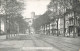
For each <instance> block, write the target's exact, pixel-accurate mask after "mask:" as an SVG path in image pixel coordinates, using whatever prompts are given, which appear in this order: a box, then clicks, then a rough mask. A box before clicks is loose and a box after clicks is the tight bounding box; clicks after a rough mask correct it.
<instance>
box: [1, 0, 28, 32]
mask: <svg viewBox="0 0 80 51" xmlns="http://www.w3.org/2000/svg"><path fill="white" fill-rule="evenodd" d="M1 6H2V7H3V8H4V11H5V17H4V18H5V19H6V23H7V24H9V25H8V26H9V28H7V31H8V32H9V33H10V31H13V32H14V33H19V32H21V33H24V32H25V31H26V29H27V28H28V23H27V22H26V21H25V20H24V19H23V16H22V11H23V10H24V3H23V2H20V1H18V0H3V1H1ZM12 27H13V28H12ZM17 29H19V30H17ZM18 31H19V32H18Z"/></svg>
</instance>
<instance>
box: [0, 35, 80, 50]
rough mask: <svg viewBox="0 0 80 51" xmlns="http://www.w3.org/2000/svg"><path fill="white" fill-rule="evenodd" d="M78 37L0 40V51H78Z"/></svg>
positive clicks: (39, 36) (21, 36) (27, 36)
mask: <svg viewBox="0 0 80 51" xmlns="http://www.w3.org/2000/svg"><path fill="white" fill-rule="evenodd" d="M79 49H80V37H79V38H69V37H68V38H67V37H56V36H48V35H37V34H35V35H32V34H31V35H18V36H15V37H13V38H10V39H7V40H0V51H79Z"/></svg>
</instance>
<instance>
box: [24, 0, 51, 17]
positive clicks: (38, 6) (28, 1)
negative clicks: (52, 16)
mask: <svg viewBox="0 0 80 51" xmlns="http://www.w3.org/2000/svg"><path fill="white" fill-rule="evenodd" d="M49 2H50V0H24V3H25V8H26V9H25V10H24V12H23V16H24V17H25V18H30V17H31V12H35V14H36V15H40V14H43V13H44V12H45V11H46V10H47V5H48V4H49Z"/></svg>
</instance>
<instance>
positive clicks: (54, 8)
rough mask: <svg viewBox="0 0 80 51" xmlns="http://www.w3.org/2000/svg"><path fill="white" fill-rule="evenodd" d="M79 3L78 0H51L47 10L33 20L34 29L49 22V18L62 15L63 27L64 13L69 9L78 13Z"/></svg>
mask: <svg viewBox="0 0 80 51" xmlns="http://www.w3.org/2000/svg"><path fill="white" fill-rule="evenodd" d="M79 5H80V1H79V0H51V2H50V3H49V5H48V10H47V11H46V12H45V13H44V14H43V15H41V16H40V17H39V18H37V19H36V20H35V21H34V23H33V27H34V28H35V29H39V28H40V27H41V26H42V25H45V24H46V23H49V22H50V21H51V20H56V19H58V18H60V17H63V18H64V28H65V16H64V14H65V13H66V12H67V11H69V10H70V9H71V10H73V11H76V12H77V13H79V10H80V9H79Z"/></svg>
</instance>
